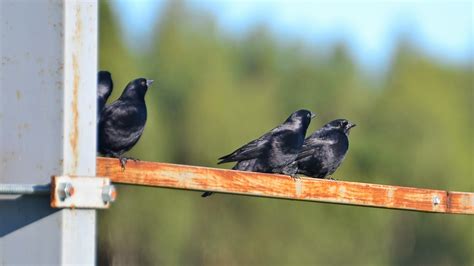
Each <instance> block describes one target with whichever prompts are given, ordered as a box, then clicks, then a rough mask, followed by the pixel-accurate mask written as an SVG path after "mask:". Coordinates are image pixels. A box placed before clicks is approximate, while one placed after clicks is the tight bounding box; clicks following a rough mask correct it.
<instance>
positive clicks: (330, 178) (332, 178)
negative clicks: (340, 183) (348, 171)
mask: <svg viewBox="0 0 474 266" xmlns="http://www.w3.org/2000/svg"><path fill="white" fill-rule="evenodd" d="M325 179H327V180H332V181H337V179H335V178H334V177H330V176H328V177H326V178H325Z"/></svg>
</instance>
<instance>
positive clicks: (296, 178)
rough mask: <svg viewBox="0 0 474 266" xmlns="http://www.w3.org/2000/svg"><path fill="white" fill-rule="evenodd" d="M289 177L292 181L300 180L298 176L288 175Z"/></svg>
mask: <svg viewBox="0 0 474 266" xmlns="http://www.w3.org/2000/svg"><path fill="white" fill-rule="evenodd" d="M290 177H291V178H292V179H293V181H295V182H296V181H297V180H300V177H299V176H298V175H296V174H295V175H290Z"/></svg>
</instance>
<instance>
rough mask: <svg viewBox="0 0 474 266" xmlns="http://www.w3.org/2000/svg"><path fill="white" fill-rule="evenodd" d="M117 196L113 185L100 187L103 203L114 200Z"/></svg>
mask: <svg viewBox="0 0 474 266" xmlns="http://www.w3.org/2000/svg"><path fill="white" fill-rule="evenodd" d="M115 198H117V190H116V189H115V186H114V185H106V186H104V188H103V189H102V199H103V200H104V202H105V203H109V202H114V201H115Z"/></svg>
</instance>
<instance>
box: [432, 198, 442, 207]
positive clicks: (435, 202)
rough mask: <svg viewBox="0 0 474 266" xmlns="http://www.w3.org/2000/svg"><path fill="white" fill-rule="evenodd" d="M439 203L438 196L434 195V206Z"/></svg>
mask: <svg viewBox="0 0 474 266" xmlns="http://www.w3.org/2000/svg"><path fill="white" fill-rule="evenodd" d="M440 203H441V199H440V198H439V197H438V196H434V197H433V204H434V205H435V206H436V205H439V204H440Z"/></svg>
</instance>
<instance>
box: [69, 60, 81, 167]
mask: <svg viewBox="0 0 474 266" xmlns="http://www.w3.org/2000/svg"><path fill="white" fill-rule="evenodd" d="M72 69H73V72H74V78H73V88H72V102H71V112H72V128H71V133H70V134H69V144H70V145H71V150H72V153H73V155H72V156H73V164H72V165H73V169H71V171H72V172H73V173H75V172H76V169H77V165H78V157H79V152H78V141H79V103H78V98H79V80H80V74H79V64H78V62H77V56H76V55H75V54H74V55H73V56H72Z"/></svg>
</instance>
